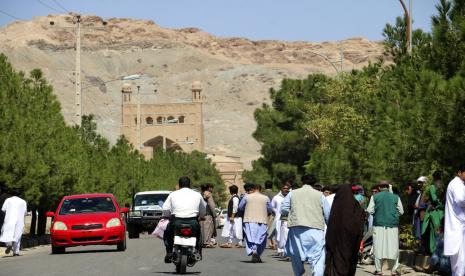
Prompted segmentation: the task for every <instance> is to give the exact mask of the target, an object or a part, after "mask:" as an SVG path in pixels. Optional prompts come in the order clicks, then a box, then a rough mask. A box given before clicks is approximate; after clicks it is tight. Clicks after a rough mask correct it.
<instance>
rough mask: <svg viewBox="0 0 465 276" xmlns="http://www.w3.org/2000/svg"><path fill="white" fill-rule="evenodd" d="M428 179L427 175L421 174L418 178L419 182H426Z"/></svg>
mask: <svg viewBox="0 0 465 276" xmlns="http://www.w3.org/2000/svg"><path fill="white" fill-rule="evenodd" d="M426 181H428V178H426V176H420V177H418V179H417V182H426Z"/></svg>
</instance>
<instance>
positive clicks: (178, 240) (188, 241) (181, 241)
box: [174, 236, 197, 247]
mask: <svg viewBox="0 0 465 276" xmlns="http://www.w3.org/2000/svg"><path fill="white" fill-rule="evenodd" d="M196 242H197V239H196V238H195V237H194V238H184V237H181V236H174V244H176V245H184V246H194V247H195V243H196Z"/></svg>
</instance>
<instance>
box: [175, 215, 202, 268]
mask: <svg viewBox="0 0 465 276" xmlns="http://www.w3.org/2000/svg"><path fill="white" fill-rule="evenodd" d="M174 231H175V232H174V251H173V255H172V259H171V262H172V263H174V265H175V266H176V273H179V274H186V267H192V266H194V265H195V263H196V262H198V261H200V260H202V256H201V255H200V254H199V252H197V250H196V248H195V245H196V243H197V238H196V233H195V231H194V230H193V229H192V226H191V225H189V224H179V225H176V226H175V229H174Z"/></svg>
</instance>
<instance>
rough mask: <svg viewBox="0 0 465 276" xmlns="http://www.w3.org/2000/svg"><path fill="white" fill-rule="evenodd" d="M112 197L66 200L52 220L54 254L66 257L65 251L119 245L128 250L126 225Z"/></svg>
mask: <svg viewBox="0 0 465 276" xmlns="http://www.w3.org/2000/svg"><path fill="white" fill-rule="evenodd" d="M128 211H129V210H128V208H120V207H119V205H118V203H117V202H116V199H115V197H114V196H113V195H112V194H82V195H71V196H65V197H63V199H62V200H61V202H60V204H59V205H58V208H57V210H56V212H55V213H54V212H47V216H48V217H52V218H53V219H52V226H51V228H50V239H51V243H52V254H60V253H64V252H65V249H66V247H72V246H80V245H95V244H103V245H116V248H117V250H118V251H124V250H126V225H125V223H124V219H122V213H127V212H128Z"/></svg>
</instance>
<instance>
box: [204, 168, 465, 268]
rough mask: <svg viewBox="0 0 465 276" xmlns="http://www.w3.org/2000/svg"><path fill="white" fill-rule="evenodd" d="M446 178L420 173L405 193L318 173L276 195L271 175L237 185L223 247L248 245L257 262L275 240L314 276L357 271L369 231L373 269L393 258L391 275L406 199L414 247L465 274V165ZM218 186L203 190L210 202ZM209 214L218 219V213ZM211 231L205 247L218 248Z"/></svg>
mask: <svg viewBox="0 0 465 276" xmlns="http://www.w3.org/2000/svg"><path fill="white" fill-rule="evenodd" d="M442 177H443V176H442V173H441V172H435V173H434V174H433V175H432V179H431V181H429V180H428V178H427V177H425V176H420V177H419V178H418V179H417V181H416V185H415V184H408V185H406V188H405V190H404V193H400V192H399V190H398V189H396V188H395V187H393V186H392V185H391V184H390V183H389V182H388V181H380V182H379V183H377V184H376V185H373V186H372V187H371V196H369V197H368V196H367V195H366V194H365V191H364V189H363V187H362V186H361V185H359V184H357V183H351V184H344V185H330V186H323V185H321V184H318V182H317V179H316V178H315V177H314V176H312V175H304V176H303V177H302V178H301V184H302V185H301V187H300V188H296V185H295V183H293V182H292V181H285V182H284V183H282V184H281V186H280V191H279V192H278V193H277V194H275V193H273V192H272V189H271V188H272V184H271V182H266V183H265V185H264V186H265V189H263V188H262V186H261V185H255V184H250V183H246V184H245V185H244V190H245V193H244V194H242V195H241V194H239V189H238V187H237V186H235V185H232V186H230V187H229V192H230V195H231V196H230V199H229V201H228V204H227V206H228V207H227V220H226V223H225V225H224V228H223V231H222V233H221V236H223V237H224V238H226V240H227V241H226V243H224V244H221V245H220V246H221V247H223V248H241V247H245V248H246V254H247V255H248V256H251V262H253V263H260V262H262V260H261V255H262V253H263V251H264V249H265V248H266V247H267V246H268V247H269V248H272V249H274V250H276V255H277V256H279V257H281V258H283V259H287V260H290V261H291V263H292V268H293V271H294V274H295V275H304V273H305V264H306V263H308V264H309V268H310V271H311V273H313V275H355V271H356V267H357V262H358V258H359V254H360V250H361V249H362V248H361V246H363V243H362V238H363V237H364V236H365V237H366V236H367V235H369V236H371V237H372V240H373V246H372V251H371V252H372V255H373V260H374V265H375V272H374V274H375V275H382V268H383V263H384V262H386V263H387V266H388V270H389V271H390V273H391V275H400V270H399V234H400V232H399V226H400V224H401V216H402V215H403V214H404V205H405V206H406V212H405V218H404V219H403V220H404V221H409V222H408V223H410V224H411V225H412V229H413V230H412V233H411V235H412V237H414V238H415V239H417V241H418V242H416V243H415V244H417V245H418V246H417V247H416V248H415V251H416V252H417V253H418V254H423V255H429V256H431V263H430V265H429V268H430V270H431V271H432V270H435V271H438V272H440V273H441V274H443V275H450V274H452V275H465V272H464V270H465V253H464V252H465V245H464V241H465V239H463V236H464V234H465V231H462V230H463V229H464V225H465V217H464V209H465V205H464V200H465V185H464V180H465V167H463V168H462V167H459V168H458V169H457V176H456V177H455V178H454V179H453V180H452V181H451V182H450V184H449V185H447V186H446V185H443V182H442ZM293 187H294V189H293ZM211 192H212V191H211V190H208V189H206V190H204V189H202V196H203V198H204V200H205V203H206V204H207V203H208V201H209V200H211V199H212V197H211ZM207 205H208V206H210V207H207V209H208V208H214V204H213V205H212V204H210V203H208V204H207ZM206 221H208V222H207V223H206V224H207V225H214V221H215V219H214V215H213V217H212V219H211V220H210V219H207V220H206ZM203 224H205V223H203ZM204 227H205V226H204ZM206 228H208V229H210V226H206ZM461 231H462V232H461ZM204 233H205V234H204V241H207V242H206V243H204V247H215V246H216V243H212V241H214V240H215V239H214V238H213V237H212V234H211V231H204Z"/></svg>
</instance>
